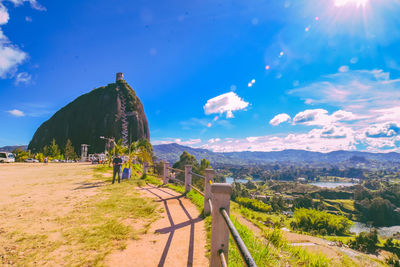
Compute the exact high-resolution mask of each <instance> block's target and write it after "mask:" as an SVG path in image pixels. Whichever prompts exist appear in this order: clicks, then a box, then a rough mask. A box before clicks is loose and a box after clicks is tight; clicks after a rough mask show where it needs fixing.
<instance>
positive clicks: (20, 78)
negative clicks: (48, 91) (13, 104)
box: [15, 72, 32, 85]
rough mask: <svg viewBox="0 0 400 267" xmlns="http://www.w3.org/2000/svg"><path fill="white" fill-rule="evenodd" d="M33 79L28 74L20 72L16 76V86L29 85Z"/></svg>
mask: <svg viewBox="0 0 400 267" xmlns="http://www.w3.org/2000/svg"><path fill="white" fill-rule="evenodd" d="M31 79H32V76H31V75H30V74H29V73H26V72H20V73H18V74H17V76H15V84H16V85H18V84H20V83H26V84H27V83H29V82H30V81H31Z"/></svg>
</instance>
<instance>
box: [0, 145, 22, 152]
mask: <svg viewBox="0 0 400 267" xmlns="http://www.w3.org/2000/svg"><path fill="white" fill-rule="evenodd" d="M17 148H21V149H22V150H27V149H28V146H27V145H23V146H3V147H0V151H3V152H12V151H14V150H15V149H17Z"/></svg>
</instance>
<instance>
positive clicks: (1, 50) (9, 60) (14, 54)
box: [0, 29, 27, 78]
mask: <svg viewBox="0 0 400 267" xmlns="http://www.w3.org/2000/svg"><path fill="white" fill-rule="evenodd" d="M26 58H27V54H26V53H25V52H23V51H21V50H20V49H19V48H18V47H16V46H15V45H12V44H11V43H10V41H9V40H8V38H7V37H6V36H5V35H4V34H3V32H2V31H1V29H0V77H1V78H5V76H6V75H7V74H8V73H10V72H12V71H15V69H16V67H17V66H18V65H20V64H21V63H22V62H23V61H24V60H25V59H26Z"/></svg>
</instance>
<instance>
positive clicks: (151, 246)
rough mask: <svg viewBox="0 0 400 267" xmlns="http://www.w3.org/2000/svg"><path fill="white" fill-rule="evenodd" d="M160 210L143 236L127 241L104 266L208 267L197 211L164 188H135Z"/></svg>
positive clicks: (185, 200) (202, 231)
mask: <svg viewBox="0 0 400 267" xmlns="http://www.w3.org/2000/svg"><path fill="white" fill-rule="evenodd" d="M138 190H139V191H140V192H141V193H142V195H143V196H146V197H151V198H153V199H154V200H155V201H157V202H159V203H160V205H162V207H163V208H164V211H163V214H162V215H163V216H162V218H161V219H159V220H157V221H156V222H154V223H153V224H152V225H151V227H150V230H149V231H148V233H147V234H145V235H143V236H141V237H140V239H139V240H132V241H129V242H128V245H127V247H126V249H125V250H123V251H117V252H115V253H113V254H111V255H109V256H108V258H107V259H106V265H107V266H134V267H137V266H140V267H145V266H173V267H180V266H208V264H209V263H208V259H207V258H206V257H205V245H206V233H205V229H204V222H203V220H202V219H201V218H200V213H199V211H198V210H197V208H196V207H195V206H194V205H193V204H192V203H191V202H190V200H188V199H186V198H185V197H184V196H182V195H181V194H179V193H177V192H175V191H173V190H170V189H168V188H159V187H155V186H152V185H147V186H145V187H142V188H140V189H138Z"/></svg>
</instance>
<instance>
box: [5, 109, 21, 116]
mask: <svg viewBox="0 0 400 267" xmlns="http://www.w3.org/2000/svg"><path fill="white" fill-rule="evenodd" d="M7 112H8V113H10V114H11V115H13V116H15V117H24V116H25V113H24V112H23V111H21V110H18V109H13V110H9V111H7Z"/></svg>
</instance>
